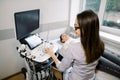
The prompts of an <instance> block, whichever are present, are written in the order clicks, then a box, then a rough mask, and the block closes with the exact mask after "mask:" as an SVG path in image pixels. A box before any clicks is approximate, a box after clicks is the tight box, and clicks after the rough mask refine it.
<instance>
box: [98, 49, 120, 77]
mask: <svg viewBox="0 0 120 80" xmlns="http://www.w3.org/2000/svg"><path fill="white" fill-rule="evenodd" d="M97 70H101V71H103V72H106V73H108V74H111V75H113V76H116V77H118V78H120V56H118V55H116V54H114V53H112V52H110V51H108V50H105V51H104V53H103V55H102V57H100V60H99V63H98V65H97Z"/></svg>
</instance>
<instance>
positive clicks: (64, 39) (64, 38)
mask: <svg viewBox="0 0 120 80" xmlns="http://www.w3.org/2000/svg"><path fill="white" fill-rule="evenodd" d="M68 39H69V36H68V35H67V34H65V33H63V34H61V35H60V41H61V42H62V43H65V42H66V41H67V40H68Z"/></svg>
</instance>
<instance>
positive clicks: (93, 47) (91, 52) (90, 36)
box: [77, 10, 104, 64]
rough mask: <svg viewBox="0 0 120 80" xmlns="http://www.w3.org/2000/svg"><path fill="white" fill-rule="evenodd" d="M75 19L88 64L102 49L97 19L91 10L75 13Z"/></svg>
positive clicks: (100, 53)
mask: <svg viewBox="0 0 120 80" xmlns="http://www.w3.org/2000/svg"><path fill="white" fill-rule="evenodd" d="M77 20H78V25H79V27H80V31H81V43H82V45H83V48H84V50H85V56H86V62H87V63H88V64H89V63H91V62H94V61H95V60H97V59H98V58H99V57H100V56H101V55H102V53H103V51H104V43H103V42H102V41H101V39H100V35H99V19H98V16H97V14H95V13H94V12H93V11H92V10H86V11H84V12H82V13H80V14H78V15H77Z"/></svg>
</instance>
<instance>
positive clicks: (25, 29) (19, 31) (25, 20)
mask: <svg viewBox="0 0 120 80" xmlns="http://www.w3.org/2000/svg"><path fill="white" fill-rule="evenodd" d="M39 15H40V10H39V9H34V10H28V11H21V12H16V13H14V18H15V29H16V38H17V40H20V39H23V38H25V37H26V36H29V35H30V34H31V32H33V31H34V30H36V29H38V28H39V18H40V16H39Z"/></svg>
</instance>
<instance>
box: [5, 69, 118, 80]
mask: <svg viewBox="0 0 120 80" xmlns="http://www.w3.org/2000/svg"><path fill="white" fill-rule="evenodd" d="M7 80H25V79H24V76H23V74H18V75H17V76H14V77H12V78H10V79H7ZM96 80H120V78H117V77H114V76H112V75H110V74H107V73H105V72H102V71H98V72H97V74H96Z"/></svg>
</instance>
